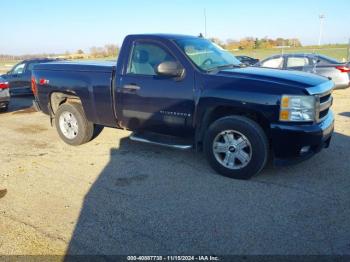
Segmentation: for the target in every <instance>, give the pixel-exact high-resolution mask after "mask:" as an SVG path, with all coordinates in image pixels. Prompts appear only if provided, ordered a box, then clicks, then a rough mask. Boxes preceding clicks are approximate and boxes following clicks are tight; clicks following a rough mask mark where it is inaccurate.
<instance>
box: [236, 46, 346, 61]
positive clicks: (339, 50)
mask: <svg viewBox="0 0 350 262" xmlns="http://www.w3.org/2000/svg"><path fill="white" fill-rule="evenodd" d="M282 52H283V53H286V54H287V53H317V54H322V55H326V56H330V57H333V58H335V59H337V60H339V61H342V60H343V59H347V48H346V47H333V48H329V47H323V48H322V47H321V48H319V47H305V48H286V49H283V50H281V49H276V48H270V49H251V50H240V51H232V53H233V54H234V55H247V56H251V57H255V58H259V59H264V58H266V57H269V56H271V55H276V54H280V53H282Z"/></svg>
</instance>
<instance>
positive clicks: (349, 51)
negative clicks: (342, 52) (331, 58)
mask: <svg viewBox="0 0 350 262" xmlns="http://www.w3.org/2000/svg"><path fill="white" fill-rule="evenodd" d="M346 57H347V59H346V60H347V62H349V63H350V38H349V44H348V55H347V56H346Z"/></svg>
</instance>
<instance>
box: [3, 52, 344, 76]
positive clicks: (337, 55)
mask: <svg viewBox="0 0 350 262" xmlns="http://www.w3.org/2000/svg"><path fill="white" fill-rule="evenodd" d="M282 51H283V52H284V53H318V54H323V55H326V56H330V57H333V58H336V59H338V60H339V61H342V60H343V59H346V58H347V47H346V45H339V46H337V45H335V46H323V47H318V46H309V47H303V48H286V49H283V50H280V49H276V48H270V49H251V50H240V51H232V53H233V54H234V55H247V56H251V57H255V58H259V59H264V58H266V57H269V56H271V55H276V54H280V53H281V52H282ZM96 60H115V57H107V58H97V59H96ZM18 62H19V61H18V60H8V61H0V74H3V73H6V72H7V71H9V70H10V69H11V67H12V66H13V65H15V64H16V63H18Z"/></svg>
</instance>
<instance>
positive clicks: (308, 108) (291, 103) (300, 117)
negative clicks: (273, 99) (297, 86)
mask: <svg viewBox="0 0 350 262" xmlns="http://www.w3.org/2000/svg"><path fill="white" fill-rule="evenodd" d="M315 108H316V99H315V97H314V96H292V95H283V96H282V99H281V108H280V121H291V122H311V121H314V120H315Z"/></svg>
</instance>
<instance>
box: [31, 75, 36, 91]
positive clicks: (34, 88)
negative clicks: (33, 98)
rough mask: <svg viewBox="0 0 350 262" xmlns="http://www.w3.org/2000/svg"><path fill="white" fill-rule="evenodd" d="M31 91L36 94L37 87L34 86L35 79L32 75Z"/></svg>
mask: <svg viewBox="0 0 350 262" xmlns="http://www.w3.org/2000/svg"><path fill="white" fill-rule="evenodd" d="M32 91H33V94H36V91H37V88H36V81H35V77H34V76H32Z"/></svg>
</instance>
